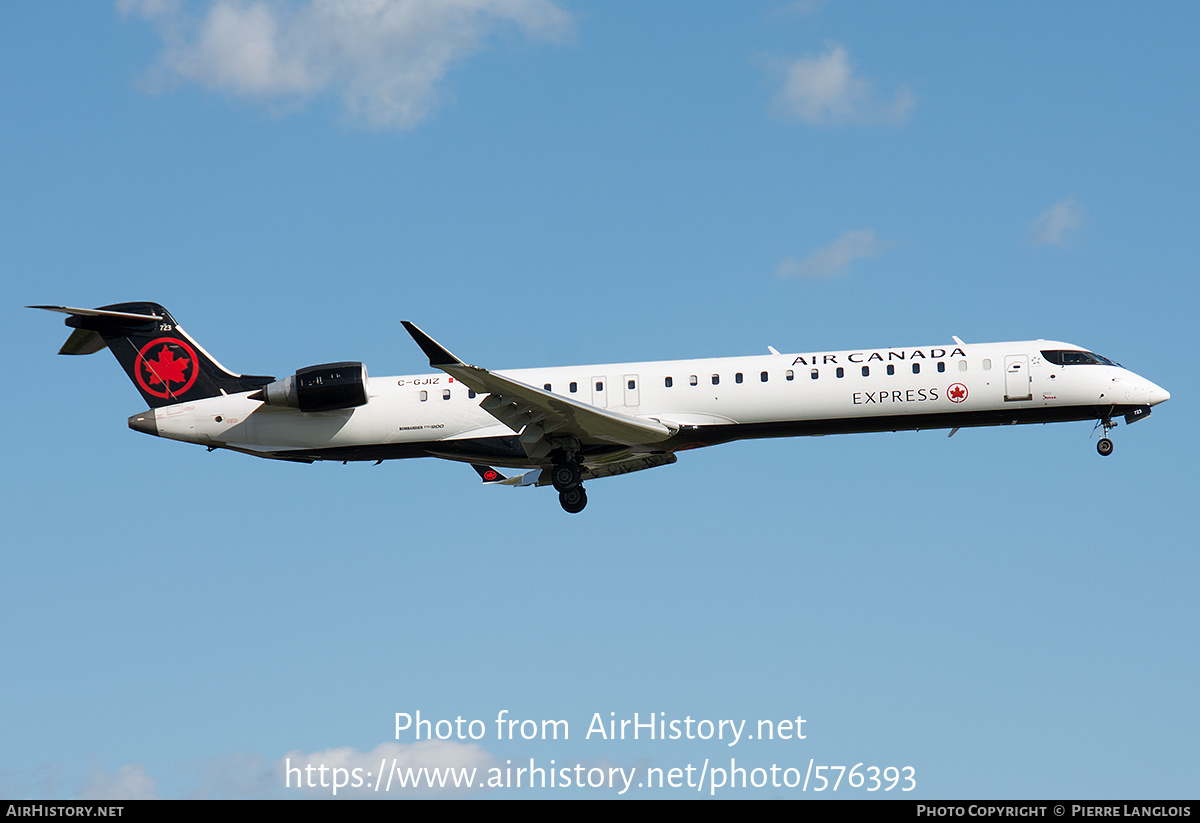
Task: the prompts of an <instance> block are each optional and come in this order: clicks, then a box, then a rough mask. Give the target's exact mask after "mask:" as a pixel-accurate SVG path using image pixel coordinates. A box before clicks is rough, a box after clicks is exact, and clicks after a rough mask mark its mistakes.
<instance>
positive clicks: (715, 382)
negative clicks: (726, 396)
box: [713, 374, 721, 386]
mask: <svg viewBox="0 0 1200 823" xmlns="http://www.w3.org/2000/svg"><path fill="white" fill-rule="evenodd" d="M720 382H721V375H719V374H714V375H713V385H714V386H716V385H719V384H720Z"/></svg>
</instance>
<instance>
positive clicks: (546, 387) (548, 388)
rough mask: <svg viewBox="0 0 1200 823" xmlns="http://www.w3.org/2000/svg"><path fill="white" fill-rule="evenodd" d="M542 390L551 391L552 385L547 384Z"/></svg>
mask: <svg viewBox="0 0 1200 823" xmlns="http://www.w3.org/2000/svg"><path fill="white" fill-rule="evenodd" d="M542 388H543V389H545V390H546V391H550V384H549V383H547V384H546V385H544V386H542Z"/></svg>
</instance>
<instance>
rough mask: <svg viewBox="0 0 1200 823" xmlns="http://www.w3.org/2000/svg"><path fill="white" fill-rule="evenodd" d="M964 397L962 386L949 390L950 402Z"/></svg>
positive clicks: (964, 392)
mask: <svg viewBox="0 0 1200 823" xmlns="http://www.w3.org/2000/svg"><path fill="white" fill-rule="evenodd" d="M966 396H967V395H966V391H965V390H964V389H963V387H962V386H954V387H952V388H951V389H950V399H951V400H962V399H963V398H964V397H966Z"/></svg>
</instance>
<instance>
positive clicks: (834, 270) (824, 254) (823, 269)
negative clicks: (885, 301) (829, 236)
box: [776, 229, 884, 278]
mask: <svg viewBox="0 0 1200 823" xmlns="http://www.w3.org/2000/svg"><path fill="white" fill-rule="evenodd" d="M883 249H884V246H883V244H881V243H880V242H879V241H878V240H876V239H875V232H874V231H872V230H871V229H855V230H854V231H848V232H846V233H845V234H843V235H842V236H841V237H839V238H838V239H837V240H834V241H833V242H832V243H830V244H829V245H828V246H825V247H824V248H820V249H817V250H816V251H814V252H813V253H812V254H810V255H809V256H808V257H805V258H804V259H803V260H797V259H796V258H794V257H789V258H788V259H787V260H784V261H783V262H782V263H780V264H779V268H778V269H776V274H778V275H779V276H780V277H809V278H813V277H835V276H838V275H842V274H846V273H847V272H848V271H849V267H850V263H851V262H853V261H854V260H860V259H863V258H866V257H875V256H876V255H877V254H879V253H880V252H881V251H883Z"/></svg>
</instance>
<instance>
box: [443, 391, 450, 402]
mask: <svg viewBox="0 0 1200 823" xmlns="http://www.w3.org/2000/svg"><path fill="white" fill-rule="evenodd" d="M442 399H443V400H449V399H450V390H449V389H442Z"/></svg>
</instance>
